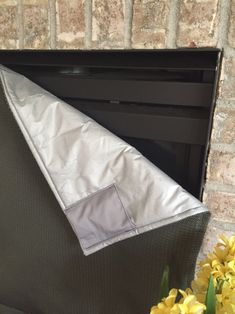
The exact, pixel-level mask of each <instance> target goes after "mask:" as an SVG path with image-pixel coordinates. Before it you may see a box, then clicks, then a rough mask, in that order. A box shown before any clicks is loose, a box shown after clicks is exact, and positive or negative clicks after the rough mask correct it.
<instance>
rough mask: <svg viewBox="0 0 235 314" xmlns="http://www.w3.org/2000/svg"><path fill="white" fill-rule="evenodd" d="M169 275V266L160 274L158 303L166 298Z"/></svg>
mask: <svg viewBox="0 0 235 314" xmlns="http://www.w3.org/2000/svg"><path fill="white" fill-rule="evenodd" d="M169 274H170V268H169V266H166V267H165V269H164V271H163V274H162V280H161V285H160V292H159V297H158V302H160V301H161V300H162V299H163V298H165V297H167V296H168V294H169ZM158 302H157V303H158Z"/></svg>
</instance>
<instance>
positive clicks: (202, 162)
mask: <svg viewBox="0 0 235 314" xmlns="http://www.w3.org/2000/svg"><path fill="white" fill-rule="evenodd" d="M220 58H221V53H220V51H219V50H218V49H178V50H157V51H156V50H128V51H1V52H0V63H1V64H3V65H5V66H7V67H9V68H11V69H13V70H15V71H17V72H20V73H22V74H24V75H25V76H27V77H28V78H29V79H31V80H33V81H34V82H36V83H37V84H39V85H40V86H42V87H43V88H45V89H46V90H48V91H50V92H52V93H53V94H55V95H56V96H58V97H59V98H61V99H63V100H65V101H66V102H67V103H69V104H71V105H72V106H74V107H75V108H77V109H79V110H80V111H82V112H84V113H86V114H87V115H89V116H91V117H92V118H94V119H95V120H96V121H97V122H99V123H100V124H102V125H103V126H105V127H106V128H108V129H109V130H110V131H112V132H113V133H115V134H116V135H118V136H120V137H121V138H123V139H124V140H125V141H126V142H128V143H130V144H131V145H133V146H134V147H136V148H137V149H138V150H139V151H140V152H141V153H143V155H145V156H146V157H147V158H148V159H150V160H151V161H152V162H153V163H154V164H156V165H157V166H158V167H159V168H161V169H162V170H163V171H164V172H166V173H167V174H168V175H169V176H171V177H172V178H173V179H175V180H176V181H177V182H178V183H179V184H181V185H182V186H183V187H184V188H185V189H186V190H188V191H189V192H191V193H192V194H193V195H195V196H196V197H197V198H199V199H200V198H201V195H202V190H203V185H204V179H205V166H206V158H207V151H208V144H209V138H210V131H211V118H212V114H213V110H214V98H215V94H216V83H217V77H218V71H219V65H220Z"/></svg>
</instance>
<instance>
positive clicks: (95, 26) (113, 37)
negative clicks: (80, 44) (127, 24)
mask: <svg viewBox="0 0 235 314" xmlns="http://www.w3.org/2000/svg"><path fill="white" fill-rule="evenodd" d="M92 42H93V48H123V45H124V6H123V1H122V0H112V1H109V0H93V8H92Z"/></svg>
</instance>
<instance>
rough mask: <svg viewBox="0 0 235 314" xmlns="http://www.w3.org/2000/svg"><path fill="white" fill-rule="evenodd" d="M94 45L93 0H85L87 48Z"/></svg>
mask: <svg viewBox="0 0 235 314" xmlns="http://www.w3.org/2000/svg"><path fill="white" fill-rule="evenodd" d="M91 46H92V0H86V1H85V48H86V49H90V48H91Z"/></svg>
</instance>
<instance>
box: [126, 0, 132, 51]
mask: <svg viewBox="0 0 235 314" xmlns="http://www.w3.org/2000/svg"><path fill="white" fill-rule="evenodd" d="M133 3H134V1H133V0H125V8H124V48H126V49H128V48H131V45H132V20H133Z"/></svg>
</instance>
